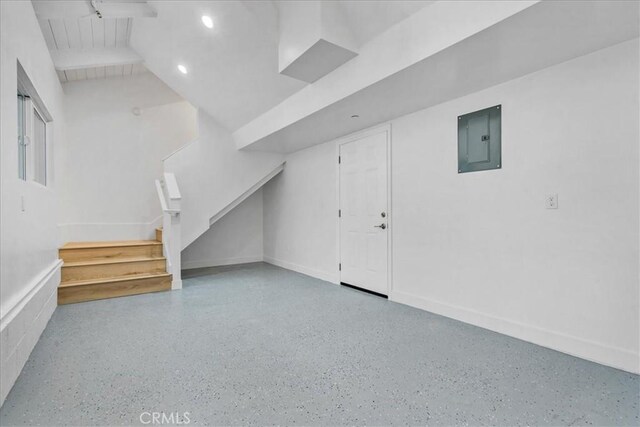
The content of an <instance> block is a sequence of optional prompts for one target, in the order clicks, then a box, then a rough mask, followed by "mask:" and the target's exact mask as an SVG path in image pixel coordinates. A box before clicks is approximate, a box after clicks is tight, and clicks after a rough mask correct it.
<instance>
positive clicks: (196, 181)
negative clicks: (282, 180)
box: [164, 109, 284, 249]
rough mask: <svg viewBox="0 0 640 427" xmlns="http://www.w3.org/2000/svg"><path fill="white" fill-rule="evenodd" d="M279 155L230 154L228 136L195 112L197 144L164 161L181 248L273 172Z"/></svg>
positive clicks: (233, 148) (232, 147)
mask: <svg viewBox="0 0 640 427" xmlns="http://www.w3.org/2000/svg"><path fill="white" fill-rule="evenodd" d="M283 160H284V156H283V155H281V154H276V153H261V152H246V151H238V150H237V149H236V146H235V143H234V141H233V138H232V137H231V133H230V132H229V130H228V129H226V128H225V127H224V126H222V125H220V124H219V123H218V122H217V121H216V120H215V119H214V118H212V117H211V116H209V115H208V114H207V113H205V112H204V111H203V110H201V109H200V110H198V139H197V140H196V141H195V142H193V143H192V144H189V145H188V146H186V147H184V148H183V149H181V150H180V151H178V152H176V153H174V154H173V155H172V156H171V157H169V158H167V159H166V160H165V162H164V170H165V171H166V172H172V173H174V174H175V176H176V180H177V181H178V185H179V186H180V192H181V194H182V201H181V205H180V209H181V213H180V221H181V243H182V249H185V248H186V247H187V246H189V245H190V244H191V243H192V242H193V241H194V240H196V239H197V238H198V237H199V236H200V235H202V234H203V233H205V232H206V231H207V230H209V224H210V219H211V218H212V217H213V216H215V215H216V214H218V213H219V212H221V211H222V210H224V209H225V208H226V207H227V206H229V205H230V204H232V203H233V202H234V201H236V199H238V197H240V196H242V195H243V194H245V193H246V192H247V191H249V190H250V189H251V188H252V187H253V186H254V185H256V184H257V183H259V182H260V181H261V180H262V179H263V178H265V177H267V176H268V175H269V174H270V173H271V172H273V171H274V170H275V169H276V168H278V167H279V166H280V165H281V164H282V162H283Z"/></svg>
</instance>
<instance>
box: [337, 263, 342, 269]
mask: <svg viewBox="0 0 640 427" xmlns="http://www.w3.org/2000/svg"><path fill="white" fill-rule="evenodd" d="M338 271H342V263H340V264H338Z"/></svg>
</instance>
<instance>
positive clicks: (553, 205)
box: [544, 193, 558, 209]
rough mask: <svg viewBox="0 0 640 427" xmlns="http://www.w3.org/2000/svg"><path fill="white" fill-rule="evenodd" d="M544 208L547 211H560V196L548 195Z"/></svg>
mask: <svg viewBox="0 0 640 427" xmlns="http://www.w3.org/2000/svg"><path fill="white" fill-rule="evenodd" d="M544 207H545V208H547V209H558V194H557V193H556V194H547V197H546V198H545V201H544Z"/></svg>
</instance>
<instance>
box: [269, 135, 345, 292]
mask: <svg viewBox="0 0 640 427" xmlns="http://www.w3.org/2000/svg"><path fill="white" fill-rule="evenodd" d="M336 153H337V152H336V149H335V145H334V144H333V143H328V144H320V145H316V146H315V147H311V148H308V149H306V150H302V151H298V152H296V153H293V154H291V155H289V156H288V157H287V165H286V167H285V168H284V170H283V171H282V173H281V174H280V175H278V176H276V177H275V178H273V179H272V180H271V181H270V182H268V183H267V184H266V185H265V186H264V187H263V191H264V259H265V261H267V262H270V263H272V264H275V265H279V266H281V267H284V268H289V269H292V270H296V271H300V272H303V273H305V274H309V275H311V276H314V277H319V278H322V279H324V280H328V281H331V282H337V281H338V276H337V267H338V265H337V258H336V257H337V255H336V251H337V246H336V216H337V214H338V203H337V199H336V182H337V181H336V174H337V171H338V169H337V166H338V158H337V154H336Z"/></svg>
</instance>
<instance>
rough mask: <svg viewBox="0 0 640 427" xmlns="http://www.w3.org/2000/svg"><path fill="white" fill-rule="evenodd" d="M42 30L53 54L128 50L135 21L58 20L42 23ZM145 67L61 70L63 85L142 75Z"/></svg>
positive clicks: (123, 66) (109, 19)
mask: <svg viewBox="0 0 640 427" xmlns="http://www.w3.org/2000/svg"><path fill="white" fill-rule="evenodd" d="M39 22H40V28H41V29H42V34H43V35H44V38H45V40H46V42H47V47H48V48H49V50H50V51H54V50H65V49H92V48H104V47H126V46H129V39H130V37H131V28H132V26H133V19H132V18H102V19H98V18H91V17H88V18H56V19H40V20H39ZM146 71H147V69H146V68H145V67H144V65H142V64H127V65H110V66H101V67H93V68H86V69H80V70H65V71H60V70H58V77H59V78H60V81H61V82H63V83H64V82H68V81H74V80H86V79H103V78H107V77H113V76H129V75H133V74H141V73H144V72H146Z"/></svg>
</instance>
